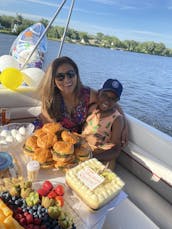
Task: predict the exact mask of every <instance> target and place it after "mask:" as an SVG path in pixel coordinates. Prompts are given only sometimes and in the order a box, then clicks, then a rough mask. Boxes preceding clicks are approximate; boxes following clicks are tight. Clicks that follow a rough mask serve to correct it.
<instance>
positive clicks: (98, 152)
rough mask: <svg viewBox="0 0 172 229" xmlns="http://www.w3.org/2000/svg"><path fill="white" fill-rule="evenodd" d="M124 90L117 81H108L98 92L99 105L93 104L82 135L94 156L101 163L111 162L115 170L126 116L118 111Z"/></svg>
mask: <svg viewBox="0 0 172 229" xmlns="http://www.w3.org/2000/svg"><path fill="white" fill-rule="evenodd" d="M122 90H123V86H122V84H121V83H120V82H119V81H118V80H116V79H108V80H107V81H106V82H105V83H104V84H103V87H102V88H101V89H100V90H99V92H98V98H97V103H96V104H92V105H91V107H90V109H89V114H90V115H88V117H87V120H86V125H85V127H84V129H83V132H82V135H83V136H84V137H85V139H86V140H87V142H88V143H89V145H90V147H91V148H92V150H93V156H94V157H96V158H97V159H99V160H100V161H102V162H104V163H106V162H110V168H111V169H114V166H115V160H116V158H117V157H118V156H119V153H120V150H121V133H122V129H123V127H124V116H123V115H121V114H120V113H119V112H118V110H117V109H116V103H117V101H119V100H120V96H121V93H122Z"/></svg>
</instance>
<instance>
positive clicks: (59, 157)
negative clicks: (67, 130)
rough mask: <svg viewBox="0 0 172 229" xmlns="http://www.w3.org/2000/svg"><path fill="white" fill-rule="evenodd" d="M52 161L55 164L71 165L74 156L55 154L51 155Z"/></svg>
mask: <svg viewBox="0 0 172 229" xmlns="http://www.w3.org/2000/svg"><path fill="white" fill-rule="evenodd" d="M53 160H54V161H56V162H62V163H71V162H73V161H74V160H75V155H74V154H69V155H60V154H57V153H53Z"/></svg>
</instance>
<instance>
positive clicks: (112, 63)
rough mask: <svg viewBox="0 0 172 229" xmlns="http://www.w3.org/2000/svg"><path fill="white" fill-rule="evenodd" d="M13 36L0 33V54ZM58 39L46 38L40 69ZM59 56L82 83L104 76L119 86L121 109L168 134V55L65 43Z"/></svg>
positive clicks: (171, 118)
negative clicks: (69, 63) (69, 60)
mask: <svg viewBox="0 0 172 229" xmlns="http://www.w3.org/2000/svg"><path fill="white" fill-rule="evenodd" d="M14 39H15V36H12V35H5V34H0V56H1V55H4V54H8V52H9V49H10V47H11V44H12V42H13V40H14ZM58 48H59V42H57V41H50V40H49V41H48V53H47V54H46V57H45V64H44V69H46V67H47V66H48V64H49V63H50V62H51V61H52V60H53V59H54V58H55V57H56V56H57V54H58ZM62 55H66V56H69V57H71V58H72V59H73V60H74V61H75V62H76V63H77V64H78V67H79V69H80V76H81V79H82V82H83V83H84V84H86V85H88V86H90V87H92V88H95V89H98V88H100V87H101V85H102V83H103V82H104V81H105V80H106V79H107V78H117V79H119V80H120V81H121V82H122V84H123V86H124V90H123V94H122V96H121V100H120V104H121V106H122V108H123V110H124V111H125V112H126V113H128V114H130V115H132V116H134V117H136V118H138V119H140V120H142V121H144V122H146V123H147V124H149V125H151V126H154V127H155V128H157V129H159V130H161V131H163V132H165V133H167V134H168V135H170V136H172V99H171V98H172V58H170V57H161V56H153V55H147V54H139V53H132V52H125V51H116V50H111V49H105V48H98V47H92V46H83V45H77V44H69V43H66V44H64V46H63V51H62Z"/></svg>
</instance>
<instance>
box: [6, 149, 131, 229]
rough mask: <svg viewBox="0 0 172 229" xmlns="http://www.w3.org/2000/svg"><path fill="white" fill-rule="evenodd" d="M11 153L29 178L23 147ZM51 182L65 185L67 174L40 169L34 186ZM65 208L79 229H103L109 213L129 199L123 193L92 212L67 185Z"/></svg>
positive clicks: (22, 173)
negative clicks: (45, 181) (47, 181)
mask: <svg viewBox="0 0 172 229" xmlns="http://www.w3.org/2000/svg"><path fill="white" fill-rule="evenodd" d="M8 151H9V153H10V154H11V155H12V156H13V157H14V158H15V160H17V164H18V166H19V167H20V172H21V175H22V176H23V177H25V178H26V177H27V171H26V164H27V162H28V161H29V160H31V159H30V158H29V157H28V156H26V155H25V154H24V153H23V152H22V146H21V145H18V146H16V147H14V148H12V149H9V150H8ZM44 180H50V181H51V182H52V183H54V184H57V183H62V184H64V185H65V174H64V173H63V172H62V171H60V170H58V169H55V168H52V169H40V172H39V175H38V179H37V182H35V183H34V184H33V186H34V187H35V188H39V186H40V185H41V182H43V181H44ZM65 187H66V188H65V189H66V190H65V196H64V199H65V206H64V211H66V212H68V213H69V214H71V215H72V217H73V218H74V223H75V225H76V226H77V228H78V229H93V228H94V229H101V228H102V226H103V224H104V221H105V218H106V215H107V213H108V211H111V210H112V209H114V208H115V207H116V206H118V205H120V204H121V202H122V201H123V200H125V199H126V198H127V194H126V193H124V192H123V191H121V192H120V193H119V195H118V196H117V197H116V198H115V199H113V200H112V201H111V202H110V203H108V204H107V205H105V206H104V207H102V208H101V209H100V210H98V211H94V212H93V211H91V210H90V209H88V207H87V206H86V205H85V204H84V203H83V202H82V201H81V200H79V198H78V197H77V196H76V195H75V193H73V192H72V190H71V189H70V188H68V186H67V185H65Z"/></svg>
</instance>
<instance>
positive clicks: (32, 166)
mask: <svg viewBox="0 0 172 229" xmlns="http://www.w3.org/2000/svg"><path fill="white" fill-rule="evenodd" d="M39 170H40V164H39V162H38V161H29V162H28V163H27V177H28V180H29V181H32V182H34V181H36V180H37V177H38V174H39Z"/></svg>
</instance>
